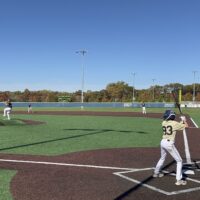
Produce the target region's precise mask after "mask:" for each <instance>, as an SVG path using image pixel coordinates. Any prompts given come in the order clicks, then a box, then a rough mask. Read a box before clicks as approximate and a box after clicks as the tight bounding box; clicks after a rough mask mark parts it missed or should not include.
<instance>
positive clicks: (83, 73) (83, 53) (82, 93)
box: [76, 50, 87, 109]
mask: <svg viewBox="0 0 200 200" xmlns="http://www.w3.org/2000/svg"><path fill="white" fill-rule="evenodd" d="M76 53H78V54H80V55H81V56H82V64H81V65H82V84H81V87H82V88H81V103H82V106H81V109H82V108H83V102H84V84H85V77H84V76H85V70H84V56H85V54H86V53H87V51H85V50H80V51H76Z"/></svg>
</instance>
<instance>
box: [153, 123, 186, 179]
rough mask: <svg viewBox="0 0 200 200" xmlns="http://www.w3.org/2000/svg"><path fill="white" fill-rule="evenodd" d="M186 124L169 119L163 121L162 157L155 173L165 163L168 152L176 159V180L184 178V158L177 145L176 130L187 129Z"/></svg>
mask: <svg viewBox="0 0 200 200" xmlns="http://www.w3.org/2000/svg"><path fill="white" fill-rule="evenodd" d="M185 127H186V125H185V124H183V123H182V122H176V121H174V120H168V121H163V122H162V128H163V137H162V140H161V143H160V148H161V157H160V160H159V161H158V163H157V165H156V168H155V171H154V173H155V174H158V173H159V172H160V170H161V168H162V166H163V164H164V161H165V159H166V156H167V152H168V153H169V154H170V155H171V156H172V157H173V158H174V159H175V160H176V163H177V167H176V180H177V181H179V180H181V179H182V158H181V156H180V154H179V152H178V150H177V149H176V147H175V136H176V131H178V130H183V129H185Z"/></svg>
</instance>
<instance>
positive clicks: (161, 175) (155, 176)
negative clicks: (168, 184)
mask: <svg viewBox="0 0 200 200" xmlns="http://www.w3.org/2000/svg"><path fill="white" fill-rule="evenodd" d="M163 176H164V174H163V173H161V172H160V173H158V174H153V177H154V178H161V177H163Z"/></svg>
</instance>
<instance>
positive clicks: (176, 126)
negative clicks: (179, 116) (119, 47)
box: [173, 122, 186, 131]
mask: <svg viewBox="0 0 200 200" xmlns="http://www.w3.org/2000/svg"><path fill="white" fill-rule="evenodd" d="M185 127H186V125H185V124H183V123H181V122H175V124H174V126H173V129H174V131H178V130H183V129H185Z"/></svg>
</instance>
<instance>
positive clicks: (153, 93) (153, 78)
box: [152, 78, 156, 101]
mask: <svg viewBox="0 0 200 200" xmlns="http://www.w3.org/2000/svg"><path fill="white" fill-rule="evenodd" d="M155 80H156V79H155V78H153V79H152V81H153V101H154V99H155V94H154V87H155V86H154V82H155Z"/></svg>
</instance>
